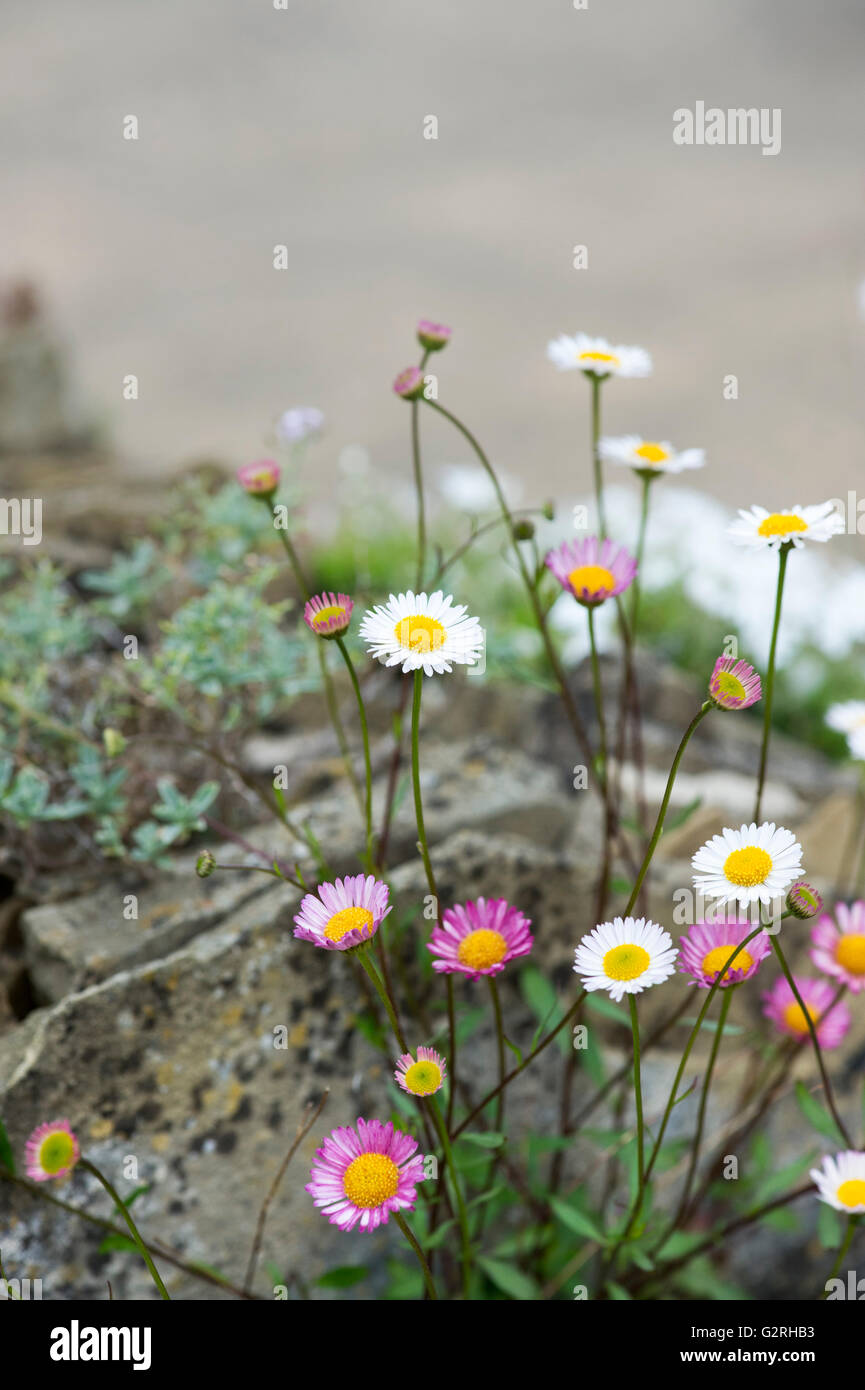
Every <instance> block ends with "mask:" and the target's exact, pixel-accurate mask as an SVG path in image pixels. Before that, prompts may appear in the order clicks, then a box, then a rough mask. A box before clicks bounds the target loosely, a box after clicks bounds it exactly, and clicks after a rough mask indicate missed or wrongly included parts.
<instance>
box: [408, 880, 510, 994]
mask: <svg viewBox="0 0 865 1390" xmlns="http://www.w3.org/2000/svg"><path fill="white" fill-rule="evenodd" d="M531 925H532V924H531V921H530V920H529V918H528V917H524V916H523V914H522V913H521V912H520V910H519V908H516V907H511V905H510V904H509V903H508V902H506V901H505V899H504V898H491V899H490V900H489V901H487V900H486V898H478V899H477V901H476V902H467V903H458V904H457V905H456V907H449V908H448V909H447V911H446V912H445V913H444V914H443V916H442V921H441V926H439V924H438V923H436V925H435V926H434V927H433V931H432V936H431V937H430V939H429V941H428V942H427V948H428V950H430V951H431V952H432V954H433V955H434V956H435V957H436V960H434V961H433V970H438V971H439V973H442V972H443V973H444V974H446V975H452V974H454V973H459V974H462V975H468V976H469V978H470V979H472V980H479V979H480V977H481V975H500V974H501V972H502V971H503V970H504V968H505V966H506V965H507V963H508V961H509V960H513V959H514V958H515V957H516V956H527V955H528V953H529V951H530V950H531V949H532V946H533V944H534V937H533V936H532V934H531V932H530V931H529V927H530V926H531Z"/></svg>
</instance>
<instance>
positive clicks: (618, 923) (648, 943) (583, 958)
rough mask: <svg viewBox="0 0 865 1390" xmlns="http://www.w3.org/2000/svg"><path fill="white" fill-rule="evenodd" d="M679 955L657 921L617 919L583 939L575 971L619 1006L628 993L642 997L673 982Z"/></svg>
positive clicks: (586, 987)
mask: <svg viewBox="0 0 865 1390" xmlns="http://www.w3.org/2000/svg"><path fill="white" fill-rule="evenodd" d="M678 954H679V953H678V951H677V950H676V948H675V947H674V946H673V939H672V937H671V936H670V934H669V932H665V931H664V929H663V927H659V926H658V924H657V922H652V921H650V920H649V919H648V918H647V917H636V918H634V917H625V918H622V917H616V918H614V919H613V921H612V922H601V923H600V924H599V925H598V926H597V927H595V929H594V931H591V932H589V934H588V936H584V937H583V939H582V941H581V942H580V944H579V946H578V947H577V949H576V952H575V964H574V970H575V971H576V973H577V974H578V975H580V976H582V981H583V987H584V988H585V989H587V990H593V989H605V990H607V992H608V993H609V996H610V998H611V999H615V1000H616V1002H617V1003H618V1002H619V1000H620V999H621V998H622V997H623V996H624V995H625V994H640V993H641V992H642V991H643V990H644V989H648V988H649V987H650V985H659V984H661V983H662V982H663V981H664V980H666V979H669V977H670V976H671V975H672V974H673V972H674V971H675V964H674V962H675V959H676V956H677V955H678Z"/></svg>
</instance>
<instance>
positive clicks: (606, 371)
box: [547, 333, 652, 379]
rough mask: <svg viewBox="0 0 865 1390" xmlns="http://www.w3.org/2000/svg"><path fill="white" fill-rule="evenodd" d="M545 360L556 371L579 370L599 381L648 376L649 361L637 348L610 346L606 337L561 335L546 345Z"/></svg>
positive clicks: (579, 334)
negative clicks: (605, 378)
mask: <svg viewBox="0 0 865 1390" xmlns="http://www.w3.org/2000/svg"><path fill="white" fill-rule="evenodd" d="M547 357H548V358H549V360H550V361H551V362H552V364H553V366H554V367H558V369H559V371H560V372H569V371H580V372H585V373H586V375H587V376H596V377H600V378H601V379H603V378H604V377H608V376H633V377H636V376H651V374H652V359H651V357H650V356H649V354H648V353H647V352H646V350H645V348H641V347H612V346H611V344H610V343H608V342H607V340H606V338H590V337H589V336H588V334H586V333H576V334H574V336H573V337H572V338H571V337H569V336H568V334H567V333H562V334H560V335H559V337H558V338H553V340H552V341H551V342H549V343H547Z"/></svg>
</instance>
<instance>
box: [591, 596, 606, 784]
mask: <svg viewBox="0 0 865 1390" xmlns="http://www.w3.org/2000/svg"><path fill="white" fill-rule="evenodd" d="M586 613H587V615H588V619H589V647H590V649H591V654H592V685H593V687H594V692H595V709H596V710H597V712H598V781H599V782H600V784H601V788H602V789H603V791H604V793H605V794H606V787H607V727H606V720H605V719H604V694H603V690H602V687H601V663H600V661H599V660H598V644H597V642H596V640H595V610H594V607H593V605H592V604H588V605H587V607H586Z"/></svg>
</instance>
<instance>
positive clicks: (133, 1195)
mask: <svg viewBox="0 0 865 1390" xmlns="http://www.w3.org/2000/svg"><path fill="white" fill-rule="evenodd" d="M149 1191H150V1184H149V1183H146V1182H145V1183H142V1184H141V1186H140V1187H136V1188H134V1189H133V1190H132V1192H130V1194H129V1196H128V1197H124V1198H123V1205H124V1206H125V1207H126V1208H127V1209H128V1208H129V1207H131V1206H132V1203H133V1202H137V1200H138V1198H139V1197H143V1196H144V1193H145V1192H149Z"/></svg>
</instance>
